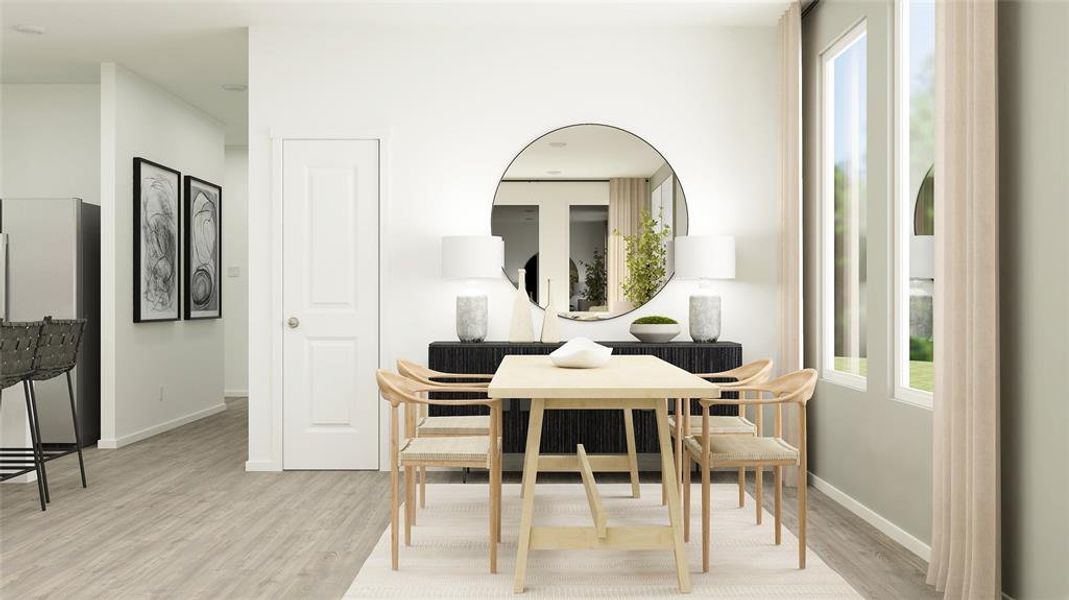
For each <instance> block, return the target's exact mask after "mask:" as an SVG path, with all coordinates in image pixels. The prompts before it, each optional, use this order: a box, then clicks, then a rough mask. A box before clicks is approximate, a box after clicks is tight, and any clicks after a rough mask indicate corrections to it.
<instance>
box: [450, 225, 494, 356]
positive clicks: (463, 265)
mask: <svg viewBox="0 0 1069 600" xmlns="http://www.w3.org/2000/svg"><path fill="white" fill-rule="evenodd" d="M504 261H505V243H504V242H503V241H502V240H501V238H500V237H498V236H488V235H454V236H446V237H443V238H442V278H443V279H463V280H465V281H466V282H468V283H467V284H466V285H465V287H464V289H462V290H461V292H460V293H459V294H457V337H458V338H460V341H462V342H481V341H483V340H485V339H486V323H487V309H486V292H485V291H483V290H481V289H479V288H477V287H475V280H476V279H497V278H498V277H501V267H502V265H503V264H504Z"/></svg>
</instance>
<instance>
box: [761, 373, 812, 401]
mask: <svg viewBox="0 0 1069 600" xmlns="http://www.w3.org/2000/svg"><path fill="white" fill-rule="evenodd" d="M757 387H760V388H762V389H763V390H764V391H767V392H769V393H771V394H773V395H774V396H775V397H776V400H777V401H778V402H779V403H781V404H789V403H792V402H796V403H798V404H801V405H802V406H805V404H806V403H807V402H809V400H810V398H812V397H813V391H814V390H815V389H816V387H817V371H816V370H815V369H802V370H801V371H795V372H793V373H787V374H786V375H781V376H779V377H777V378H775V379H773V380H772V381H768V382H765V383H764V384H762V385H760V386H757Z"/></svg>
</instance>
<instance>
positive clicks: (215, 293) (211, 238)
mask: <svg viewBox="0 0 1069 600" xmlns="http://www.w3.org/2000/svg"><path fill="white" fill-rule="evenodd" d="M182 189H183V192H184V196H185V200H184V202H183V205H182V207H183V213H184V215H185V217H184V218H185V221H184V227H183V231H184V238H183V246H184V248H185V251H184V254H183V259H184V260H183V270H182V282H183V288H184V289H185V290H186V292H185V297H184V302H183V305H184V306H185V312H184V317H185V318H186V319H187V320H190V321H199V320H206V319H221V318H222V317H223V187H222V186H220V185H216V184H214V183H212V182H210V181H205V180H204V179H200V178H198V177H193V176H192V175H186V177H185V180H184V185H183V187H182ZM209 231H210V232H211V235H208V232H209Z"/></svg>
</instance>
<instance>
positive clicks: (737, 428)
mask: <svg viewBox="0 0 1069 600" xmlns="http://www.w3.org/2000/svg"><path fill="white" fill-rule="evenodd" d="M668 428H669V430H671V431H675V429H676V417H675V415H669V416H668ZM709 433H713V434H749V435H756V434H757V426H756V425H754V424H753V423H752V422H751V421H749V420H748V419H747V418H746V417H739V416H730V415H729V416H723V415H710V416H709ZM701 434H702V417H701V415H697V416H695V415H691V416H690V435H697V436H700V435H701Z"/></svg>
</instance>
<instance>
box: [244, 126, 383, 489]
mask: <svg viewBox="0 0 1069 600" xmlns="http://www.w3.org/2000/svg"><path fill="white" fill-rule="evenodd" d="M268 135H269V137H270V139H271V265H272V268H271V271H272V272H271V275H272V277H271V316H272V321H274V323H273V325H274V327H273V329H272V333H271V383H270V389H271V431H272V436H271V456H272V458H273V460H272V463H273V464H272V465H271V466H272V467H273V468H270V469H263V470H272V471H282V470H283V468H282V456H283V454H282V452H283V438H284V435H283V433H284V429H283V427H284V415H283V412H284V404H283V403H284V401H285V386H284V381H283V377H282V374H283V370H284V366H285V361H284V356H283V344H284V339H285V323H286V316H285V310H284V306H283V301H282V300H283V299H282V293H283V290H282V286H283V276H284V267H283V252H284V248H283V242H284V231H283V206H282V190H283V187H282V176H283V155H282V151H283V145H284V142H286V141H298V140H307V141H329V140H344V141H357V140H374V141H377V142H378V144H379V205H378V221H379V222H378V227H376V230H375V235H376V236H377V239H376V242H375V245H376V247H377V249H378V255H379V260H378V274H377V276H378V280H379V281H378V283H379V288H378V295H377V297H376V304H377V306H376V314H377V321H378V323H377V324H376V336H377V338H378V339H377V344H376V357H375V358H376V363H377V365H378V367H379V368H384V367H385V365H384V363H383V343H382V323H383V314H382V313H383V306H384V304H383V302H382V296H383V289H384V287H385V286H386V285H387V284H388V279H387V275H386V274H387V273H389V272H390V271H389V265H388V262H387V259H386V253H385V252H383V251H382V250H383V249H382V240H383V239H384V238H385V237H386V233H387V231H388V229H389V228H388V223H387V221H388V213H387V212H386V207H387V206H389V203H388V202H387V199H388V198H389V189H390V187H389V178H388V177H387V173H388V172H389V169H388V167H389V155H390V153H389V139H390V131H389V130H387V129H361V130H347V131H344V132H338V131H330V132H324V131H316V130H311V131H310V130H306V129H301V130H299V131H284V132H280V131H275V130H274V129H272V130H271V131H270V132H269V134H268ZM375 414H376V415H377V416H378V421H379V427H378V442H379V443H378V457H377V461H378V465H379V470H380V471H382V470H383V460H382V457H383V456H385V455H386V452H385V451H384V449H383V443H384V441H388V440H389V424H388V423H383V415H384V411H383V410H382V406H381V402H378V399H377V398H376V409H375Z"/></svg>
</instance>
